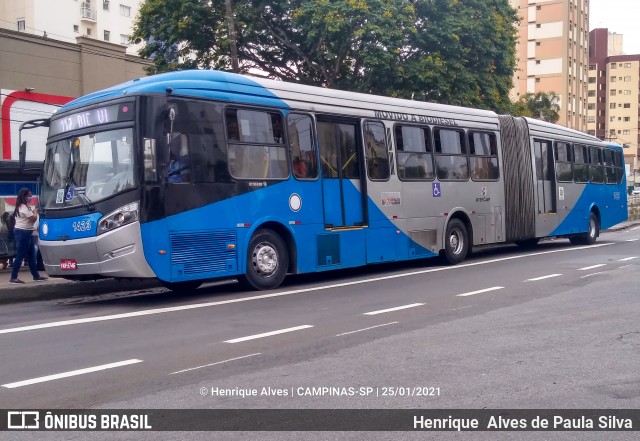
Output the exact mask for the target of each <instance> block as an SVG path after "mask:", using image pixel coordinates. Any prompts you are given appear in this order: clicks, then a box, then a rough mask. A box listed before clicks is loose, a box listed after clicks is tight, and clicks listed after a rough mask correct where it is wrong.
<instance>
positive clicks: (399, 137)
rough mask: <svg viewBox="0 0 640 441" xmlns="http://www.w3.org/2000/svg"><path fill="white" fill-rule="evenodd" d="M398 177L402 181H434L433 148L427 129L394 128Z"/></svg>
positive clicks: (412, 127)
mask: <svg viewBox="0 0 640 441" xmlns="http://www.w3.org/2000/svg"><path fill="white" fill-rule="evenodd" d="M395 134H396V148H397V150H398V177H399V178H400V179H401V180H404V181H411V180H428V181H432V180H433V179H434V177H435V176H434V175H435V174H434V170H433V148H432V147H431V136H430V134H429V128H427V127H415V126H400V125H398V126H396V129H395Z"/></svg>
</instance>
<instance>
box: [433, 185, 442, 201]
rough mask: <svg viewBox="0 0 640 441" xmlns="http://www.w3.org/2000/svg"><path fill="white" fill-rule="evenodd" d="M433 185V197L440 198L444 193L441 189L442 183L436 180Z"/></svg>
mask: <svg viewBox="0 0 640 441" xmlns="http://www.w3.org/2000/svg"><path fill="white" fill-rule="evenodd" d="M431 185H432V191H433V197H434V198H439V197H440V196H441V195H442V192H441V191H440V183H439V182H434V183H433V184H431Z"/></svg>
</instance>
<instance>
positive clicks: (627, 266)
mask: <svg viewBox="0 0 640 441" xmlns="http://www.w3.org/2000/svg"><path fill="white" fill-rule="evenodd" d="M630 266H631V265H630V264H629V265H622V266H619V267H618V269H622V268H629V267H630Z"/></svg>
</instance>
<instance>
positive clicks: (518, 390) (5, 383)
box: [0, 228, 640, 440]
mask: <svg viewBox="0 0 640 441" xmlns="http://www.w3.org/2000/svg"><path fill="white" fill-rule="evenodd" d="M639 239H640V229H638V228H635V229H629V230H622V231H617V232H608V233H603V235H602V236H601V237H600V239H599V241H598V243H597V244H596V245H595V246H591V247H584V246H583V247H573V246H571V245H570V244H569V242H568V241H567V240H555V241H548V242H543V243H542V244H540V246H538V247H537V248H535V249H533V250H524V251H523V250H521V249H519V248H517V247H515V246H507V247H497V248H492V249H485V250H482V251H478V252H476V253H474V255H473V256H472V257H471V258H469V259H468V260H467V261H465V263H463V264H461V265H458V266H455V267H448V266H442V265H441V264H440V262H438V261H436V260H428V261H420V262H413V263H409V264H406V263H405V264H394V265H381V266H373V267H369V268H366V269H360V270H349V271H341V272H337V273H331V274H324V275H313V276H300V277H292V278H289V279H288V280H287V281H286V284H285V285H284V286H282V287H281V288H280V289H278V290H275V291H270V292H247V291H243V290H241V289H240V288H239V287H238V286H237V285H234V284H228V283H225V284H218V285H215V286H208V287H205V288H201V289H199V290H197V291H194V292H193V293H191V294H189V295H182V296H177V295H174V294H169V293H167V292H166V291H164V290H162V289H149V290H145V291H138V292H134V293H128V294H127V295H122V294H118V295H117V296H115V295H101V296H97V297H96V296H90V295H88V296H86V297H83V298H74V299H72V300H69V301H49V302H31V303H28V304H13V305H5V306H3V307H2V309H0V354H1V357H2V363H1V365H0V401H1V402H2V404H3V405H2V407H3V408H14V409H18V408H19V409H25V408H26V409H29V408H31V409H33V408H245V409H248V408H281V409H288V408H502V409H508V408H567V409H569V408H640V374H639V372H640V369H639V368H638V366H639V365H640V363H639V361H640V321H639V320H638V317H640V289H639V288H638V287H639V286H640V271H639V270H640V248H639V242H640V241H639ZM82 370H84V371H82ZM322 386H327V387H352V386H353V387H368V386H371V387H377V388H396V387H409V388H414V387H432V388H437V391H438V393H437V394H435V395H431V396H426V397H425V396H420V397H406V396H404V397H402V396H367V397H362V396H326V395H325V396H308V395H305V391H306V388H312V387H322ZM263 387H271V388H281V389H284V390H287V391H291V392H292V393H289V396H287V397H282V396H258V397H245V398H242V397H238V396H231V397H229V396H219V395H218V396H215V394H214V396H212V393H211V390H212V388H220V389H236V388H240V389H251V388H258V389H262V388H263ZM202 388H204V389H205V390H206V392H207V393H206V394H205V395H203V394H202V393H201V389H202ZM292 394H293V396H291V395H292ZM11 435H12V436H11V437H10V438H7V439H35V438H29V434H27V433H21V434H11ZM133 435H134V434H132V433H122V432H119V433H108V434H107V433H97V434H90V433H86V432H83V433H64V434H62V433H57V434H53V433H47V434H45V433H39V434H38V439H41V438H47V439H131V438H134V436H133ZM453 436H455V437H456V439H474V440H475V439H487V440H489V439H518V440H520V439H637V432H635V433H622V432H616V433H603V432H599V433H598V432H595V433H587V432H582V433H567V432H564V433H535V432H502V433H499V434H497V433H489V432H484V433H478V432H475V433H466V434H465V433H463V434H451V433H442V432H441V433H426V432H422V433H400V434H399V433H372V434H366V433H361V432H353V433H340V434H337V433H332V432H325V433H304V434H301V433H255V432H254V433H249V434H246V433H245V434H242V433H235V432H234V433H224V435H223V436H221V437H220V438H219V437H212V434H198V433H195V434H193V433H192V434H189V433H180V434H178V433H172V434H168V433H158V432H156V433H146V434H145V433H137V434H135V439H161V438H162V439H168V438H170V439H189V440H193V439H200V438H202V439H278V440H280V439H282V440H289V439H291V440H294V439H314V440H315V439H318V440H333V439H376V440H377V439H381V440H382V439H385V440H386V439H389V440H394V439H443V438H447V439H448V438H449V437H451V438H453Z"/></svg>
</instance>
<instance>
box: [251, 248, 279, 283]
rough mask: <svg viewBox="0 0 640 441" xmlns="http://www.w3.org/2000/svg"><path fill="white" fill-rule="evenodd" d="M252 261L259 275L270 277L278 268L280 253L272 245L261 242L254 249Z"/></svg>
mask: <svg viewBox="0 0 640 441" xmlns="http://www.w3.org/2000/svg"><path fill="white" fill-rule="evenodd" d="M251 261H252V264H253V268H254V269H255V271H256V273H257V274H258V275H260V276H261V277H269V276H271V275H272V274H273V273H275V272H276V269H277V268H278V252H277V251H276V249H275V247H274V246H273V245H272V244H270V243H268V242H260V243H259V244H257V245H256V246H255V248H254V249H253V254H252V256H251Z"/></svg>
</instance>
